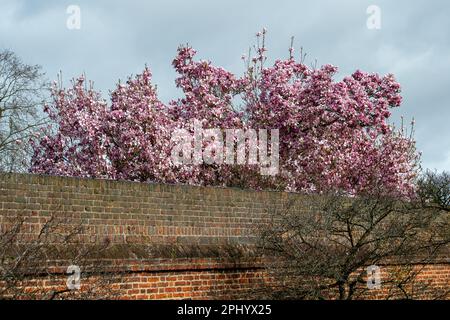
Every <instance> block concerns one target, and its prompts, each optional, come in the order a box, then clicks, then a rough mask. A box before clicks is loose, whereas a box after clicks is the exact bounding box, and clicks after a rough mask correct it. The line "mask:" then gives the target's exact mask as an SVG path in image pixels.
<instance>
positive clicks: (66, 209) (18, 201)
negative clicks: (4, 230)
mask: <svg viewBox="0 0 450 320" xmlns="http://www.w3.org/2000/svg"><path fill="white" fill-rule="evenodd" d="M0 192H1V193H0V210H1V213H2V214H1V215H2V216H14V215H15V214H23V215H28V216H33V217H36V219H35V220H34V221H35V222H36V223H40V221H39V218H40V217H48V216H50V215H52V214H55V213H56V214H59V215H64V216H65V217H70V218H73V223H74V224H75V223H77V222H79V221H83V223H84V224H85V225H87V226H88V227H87V228H86V235H87V236H89V237H90V240H92V241H102V240H103V239H104V237H109V239H110V240H111V241H112V242H114V243H124V242H127V243H129V242H139V241H142V239H145V242H146V243H148V242H151V243H164V244H168V243H189V244H193V243H195V244H216V243H238V244H249V243H252V241H253V239H254V236H253V234H254V232H253V228H254V226H255V225H257V224H258V223H259V222H261V221H262V219H263V216H264V211H265V209H266V208H265V206H266V203H267V201H268V200H269V199H270V200H271V201H273V202H274V203H277V202H280V203H281V202H282V201H283V198H286V194H283V193H277V192H256V191H243V190H238V189H225V188H211V187H192V186H179V185H161V184H142V183H133V182H115V181H106V180H90V179H76V178H64V177H48V176H37V175H21V174H1V175H0Z"/></svg>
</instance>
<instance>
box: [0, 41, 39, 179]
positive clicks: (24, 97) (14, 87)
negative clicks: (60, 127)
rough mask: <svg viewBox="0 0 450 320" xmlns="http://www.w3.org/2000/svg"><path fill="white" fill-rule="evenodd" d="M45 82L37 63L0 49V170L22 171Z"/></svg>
mask: <svg viewBox="0 0 450 320" xmlns="http://www.w3.org/2000/svg"><path fill="white" fill-rule="evenodd" d="M46 87H47V83H46V82H45V81H44V79H43V74H42V72H41V68H40V67H39V66H31V65H27V64H25V63H23V62H22V61H21V60H20V59H19V57H17V55H16V54H15V53H13V52H11V51H9V50H4V51H0V171H7V172H13V171H23V170H25V169H26V168H27V165H28V161H27V160H28V158H29V154H30V145H29V143H28V140H29V138H30V137H31V135H32V134H33V132H36V130H37V129H38V128H39V127H40V126H41V125H42V124H43V123H44V120H43V114H42V113H40V112H39V107H40V105H42V102H43V100H44V97H45V88H46Z"/></svg>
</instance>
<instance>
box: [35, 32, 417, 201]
mask: <svg viewBox="0 0 450 320" xmlns="http://www.w3.org/2000/svg"><path fill="white" fill-rule="evenodd" d="M264 36H265V31H263V32H262V33H259V34H257V37H258V45H257V46H256V55H255V57H253V58H251V57H247V58H246V57H244V60H245V61H246V66H247V67H246V72H245V73H244V74H243V75H242V76H236V75H234V74H232V73H230V72H228V71H226V70H224V69H223V68H220V67H215V66H213V65H212V63H211V62H209V61H196V60H195V54H196V52H195V50H194V49H192V48H191V47H188V46H183V47H180V48H179V49H178V54H177V56H176V58H175V59H174V61H173V66H174V68H175V70H176V71H177V72H178V73H179V77H178V78H177V79H176V85H177V87H178V88H180V89H181V90H182V91H183V93H184V97H183V98H181V99H178V100H176V101H171V102H169V103H168V104H164V103H162V102H161V101H159V100H158V97H157V93H156V89H155V87H154V86H153V85H152V83H151V73H150V70H149V69H148V68H145V69H144V71H143V72H142V74H140V75H137V76H135V77H134V78H130V79H129V80H128V81H127V82H126V83H125V84H121V83H119V84H118V85H117V88H116V89H115V90H114V91H113V92H112V93H111V102H110V103H109V104H108V103H107V101H105V100H104V99H103V98H102V97H101V96H100V94H99V93H98V92H96V91H94V89H93V88H92V87H87V85H86V81H85V79H84V78H83V77H81V78H78V79H77V80H75V81H74V82H73V86H72V87H71V88H69V89H64V88H62V86H58V85H56V84H55V85H54V87H53V90H52V96H53V102H52V103H51V104H49V105H47V106H46V108H45V111H46V112H47V113H48V114H49V115H50V117H51V118H52V119H53V125H52V126H51V127H49V128H48V130H47V132H44V133H43V134H42V136H40V137H38V138H36V139H34V140H33V141H32V142H33V145H34V156H33V159H32V164H31V169H30V170H31V172H34V173H44V174H54V175H69V176H80V177H93V178H107V179H125V180H135V181H142V182H149V181H152V182H167V183H189V184H198V185H223V186H239V187H250V188H270V189H278V190H289V191H299V192H321V191H329V190H343V191H345V192H348V193H350V194H358V193H363V192H367V191H370V190H371V189H372V188H373V187H374V186H377V187H382V188H383V189H385V190H386V192H389V193H393V194H397V195H409V194H411V192H413V189H414V179H415V176H416V172H417V165H418V160H419V155H418V153H417V152H416V150H415V143H414V140H413V139H412V138H411V137H410V136H409V137H408V136H405V135H404V133H403V131H402V129H401V130H395V129H394V128H393V127H392V126H390V125H389V124H388V119H389V117H390V115H391V112H390V110H391V109H392V108H395V107H399V106H400V103H401V96H400V86H399V84H398V83H397V82H396V81H395V79H394V77H393V75H387V76H380V75H378V74H368V73H365V72H362V71H356V72H355V73H353V74H352V75H351V76H347V77H345V78H344V79H343V80H341V81H335V80H334V79H333V77H334V75H335V74H336V73H337V68H336V67H334V66H332V65H324V66H322V67H320V68H312V67H308V66H307V65H305V64H304V63H303V61H297V60H296V59H295V58H294V54H293V49H292V48H291V49H290V50H289V52H290V56H289V58H287V59H285V60H276V61H275V63H274V64H273V65H272V66H270V67H266V66H265V61H266V56H265V52H266V48H265V45H264ZM300 60H303V59H300ZM194 120H198V121H200V122H201V124H202V126H203V127H204V128H221V129H229V128H238V129H239V128H240V129H246V128H253V129H261V128H264V129H278V130H279V137H280V141H279V154H280V170H279V174H278V175H276V176H270V177H267V176H261V175H259V174H258V171H257V169H256V168H255V166H254V165H249V164H245V165H230V164H223V165H217V164H200V165H198V164H183V165H181V166H180V165H174V163H173V160H172V158H171V156H170V155H171V150H172V148H173V146H174V142H173V141H172V139H171V134H172V133H173V132H174V130H176V129H179V128H184V129H186V130H188V131H190V132H192V130H193V128H192V126H193V121H194ZM204 144H208V142H204Z"/></svg>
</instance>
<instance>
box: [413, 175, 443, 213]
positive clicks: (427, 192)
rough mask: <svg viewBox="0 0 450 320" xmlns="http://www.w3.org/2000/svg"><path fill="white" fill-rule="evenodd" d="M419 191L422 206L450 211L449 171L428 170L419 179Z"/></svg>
mask: <svg viewBox="0 0 450 320" xmlns="http://www.w3.org/2000/svg"><path fill="white" fill-rule="evenodd" d="M418 191H419V192H418V195H419V198H420V201H421V203H422V206H424V207H437V208H439V209H441V210H444V211H447V212H450V173H449V172H447V171H443V172H441V173H438V172H436V171H430V170H428V171H426V172H425V173H424V174H423V175H422V176H421V177H420V178H419V180H418Z"/></svg>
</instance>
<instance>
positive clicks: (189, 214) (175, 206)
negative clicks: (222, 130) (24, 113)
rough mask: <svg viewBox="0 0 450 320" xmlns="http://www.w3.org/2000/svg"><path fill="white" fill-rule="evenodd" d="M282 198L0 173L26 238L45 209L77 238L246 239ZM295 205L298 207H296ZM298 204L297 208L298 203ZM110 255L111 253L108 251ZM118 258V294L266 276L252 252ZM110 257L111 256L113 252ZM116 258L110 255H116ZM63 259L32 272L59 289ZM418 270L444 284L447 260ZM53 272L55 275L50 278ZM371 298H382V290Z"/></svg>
mask: <svg viewBox="0 0 450 320" xmlns="http://www.w3.org/2000/svg"><path fill="white" fill-rule="evenodd" d="M290 197H300V196H299V195H293V194H288V193H282V192H267V191H250V190H239V189H230V188H213V187H193V186H180V185H160V184H141V183H133V182H115V181H106V180H91V179H77V178H64V177H48V176H37V175H27V174H0V226H1V227H2V229H3V228H4V227H5V226H6V225H7V223H9V222H8V221H9V220H8V219H10V218H11V217H14V216H16V215H22V216H24V217H26V218H27V220H26V221H27V222H26V223H27V224H26V228H25V231H23V232H24V233H25V235H26V236H29V238H30V239H32V238H33V237H34V236H36V233H37V232H38V231H39V230H40V227H41V226H42V225H43V223H45V221H47V220H48V218H49V217H50V216H52V215H54V216H61V217H64V218H67V219H69V220H68V221H67V223H68V224H73V225H79V224H81V225H83V227H84V228H83V231H82V236H81V239H82V241H84V242H86V243H87V242H89V243H103V242H105V240H107V241H108V243H111V246H114V245H117V246H119V247H120V246H121V245H124V244H126V245H131V244H133V245H143V244H145V245H146V246H148V245H150V244H160V245H161V244H164V245H170V244H173V245H197V246H214V245H217V244H232V245H236V244H238V245H252V244H254V242H255V240H256V238H255V228H256V227H257V226H258V225H259V224H260V223H263V222H264V221H266V219H267V215H266V213H267V206H268V205H270V206H271V207H281V206H283V205H284V204H286V202H287V201H288V200H289V198H290ZM299 209H300V210H302V208H299ZM303 210H304V209H303ZM113 258H114V257H113ZM132 258H133V257H129V256H127V257H126V258H121V259H120V261H119V262H120V263H119V264H120V265H121V268H120V270H121V272H122V271H123V272H122V273H121V274H120V276H118V277H117V281H116V282H115V283H114V290H115V291H116V292H117V294H118V297H120V298H122V299H172V298H182V299H196V298H216V297H221V296H228V295H229V294H232V295H233V296H234V297H245V298H251V296H248V295H246V293H248V292H249V290H251V288H252V287H253V285H254V284H255V283H259V281H261V279H262V278H266V276H265V274H264V270H263V268H262V266H261V264H259V263H257V262H256V261H254V260H252V259H247V260H245V259H244V260H242V261H240V260H239V259H238V260H237V261H236V260H234V261H231V260H227V259H223V258H221V257H211V258H198V257H197V258H190V259H189V258H184V259H181V258H179V257H178V258H177V257H174V258H171V259H170V258H168V257H165V258H166V259H154V258H152V259H150V258H149V257H147V258H146V259H138V260H137V261H135V260H133V259H132ZM115 259H116V260H117V258H115ZM116 262H117V261H116ZM64 270H65V269H64V263H62V264H61V268H60V270H59V271H58V272H56V271H55V274H56V278H55V277H50V276H48V275H43V276H42V277H41V278H39V279H33V280H30V281H32V282H31V284H30V283H29V284H28V285H27V284H24V286H29V287H30V290H32V288H33V284H32V283H35V282H36V281H38V282H39V281H41V282H42V283H44V284H45V287H46V288H49V289H54V288H64V286H65V276H64ZM422 277H425V278H426V279H430V280H431V281H432V282H433V283H434V284H436V285H437V286H440V287H444V288H445V287H447V288H448V287H449V286H450V268H449V265H448V264H436V265H430V266H427V267H426V268H425V270H424V273H423V274H422ZM55 279H56V280H55ZM372 297H376V298H382V297H383V292H382V291H380V292H378V293H374V294H373V295H372Z"/></svg>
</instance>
